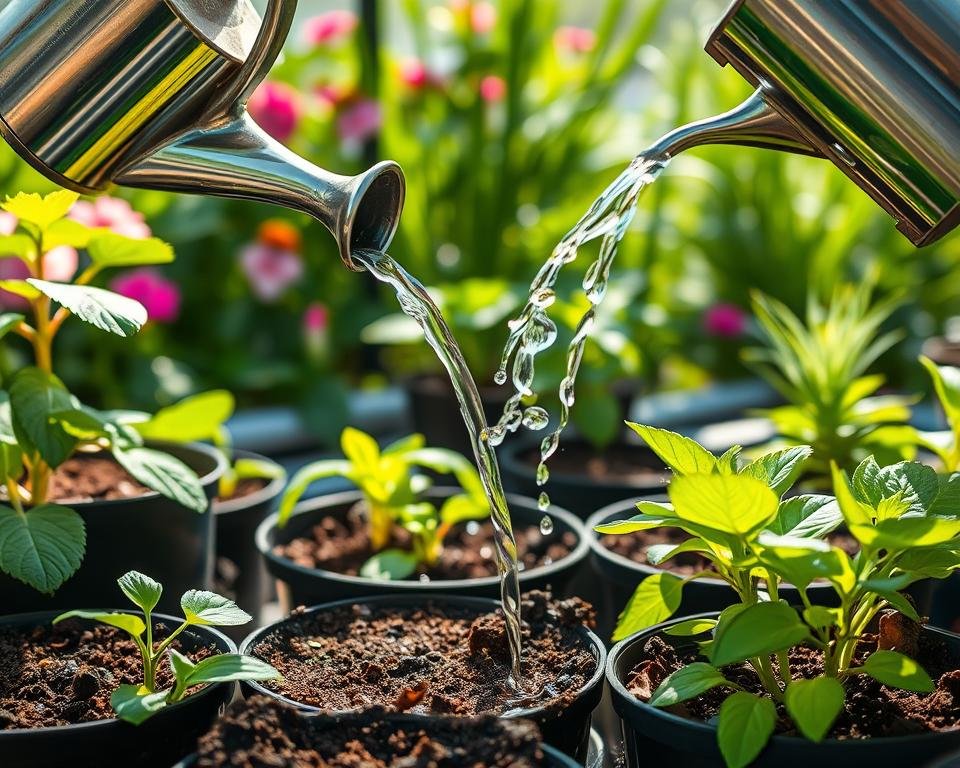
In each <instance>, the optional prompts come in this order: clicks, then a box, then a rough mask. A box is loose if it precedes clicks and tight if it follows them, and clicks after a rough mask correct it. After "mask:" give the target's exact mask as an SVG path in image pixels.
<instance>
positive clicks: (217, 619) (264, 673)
mask: <svg viewBox="0 0 960 768" xmlns="http://www.w3.org/2000/svg"><path fill="white" fill-rule="evenodd" d="M117 583H118V584H119V585H120V589H121V590H122V591H123V594H124V595H126V596H127V598H129V599H130V601H131V602H132V603H134V605H136V606H137V607H138V608H140V609H141V610H142V611H143V616H142V617H141V616H139V615H137V614H134V613H117V612H111V613H106V612H102V611H84V610H76V611H67V612H66V613H62V614H60V615H59V616H57V618H55V619H54V620H53V623H54V624H58V623H59V622H61V621H64V620H66V619H73V618H77V619H91V620H93V621H99V622H100V623H101V624H107V625H108V626H111V627H116V628H117V629H120V630H122V631H123V632H126V633H127V634H128V635H130V637H131V638H132V639H133V641H134V643H136V645H137V648H138V649H139V651H140V656H141V659H142V661H143V682H142V683H141V684H140V685H131V684H129V683H127V684H124V685H121V686H120V687H118V688H117V690H115V691H114V692H113V694H112V695H111V696H110V704H111V705H112V706H113V710H114V712H116V714H117V717H119V718H120V719H121V720H126V721H127V722H130V723H133V724H134V725H139V724H140V723H142V722H143V721H144V720H147V719H148V718H149V717H151V716H152V715H155V714H156V713H157V712H159V711H160V710H161V709H163V708H164V707H166V706H167V705H169V704H175V703H176V702H178V701H181V700H182V699H183V698H184V696H186V694H187V691H189V690H190V689H191V688H193V687H194V686H198V685H205V684H208V683H225V682H230V681H234V680H273V679H276V678H278V677H280V674H279V673H278V672H277V670H275V669H274V668H273V667H272V666H270V665H269V664H267V662H265V661H262V660H260V659H258V658H255V657H253V656H246V655H242V654H238V653H221V654H216V655H214V656H208V657H207V658H205V659H202V660H201V661H199V662H196V663H194V662H193V661H191V660H190V659H189V658H187V657H186V656H185V655H184V654H182V653H180V652H179V651H177V650H176V649H175V648H173V647H172V643H173V641H174V640H175V639H176V638H177V637H179V636H180V635H181V634H182V633H183V632H184V630H186V629H188V628H189V627H196V626H207V627H234V626H240V625H241V624H246V623H247V622H248V621H250V615H249V614H247V613H245V612H244V611H242V610H240V608H238V607H237V604H236V603H234V602H233V601H232V600H228V599H227V598H225V597H221V596H220V595H218V594H216V593H214V592H207V591H206V590H199V589H191V590H189V591H187V592H184V593H183V597H181V598H180V607H181V609H182V610H183V616H184V618H183V622H182V623H181V624H180V625H179V626H178V627H177V628H176V629H174V630H173V631H172V632H170V634H168V635H167V636H166V637H165V638H164V639H163V640H162V641H159V642H154V638H153V629H154V627H153V617H152V614H153V610H154V608H156V607H157V603H158V602H160V595H161V594H162V593H163V587H162V586H161V585H160V583H159V582H157V581H154V580H153V579H151V578H150V577H149V576H146V575H144V574H142V573H139V572H138V571H130V572H128V573H125V574H124V575H123V576H121V577H120V578H119V579H118V580H117ZM164 657H166V658H167V660H168V663H169V664H170V671H171V673H172V674H173V678H174V684H173V687H171V688H166V689H164V690H160V691H158V690H156V689H157V669H158V668H159V665H160V663H161V661H162V660H163V658H164Z"/></svg>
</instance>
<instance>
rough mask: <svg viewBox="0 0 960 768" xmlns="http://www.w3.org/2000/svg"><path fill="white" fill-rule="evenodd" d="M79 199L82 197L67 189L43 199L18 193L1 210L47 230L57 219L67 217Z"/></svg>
mask: <svg viewBox="0 0 960 768" xmlns="http://www.w3.org/2000/svg"><path fill="white" fill-rule="evenodd" d="M79 199H80V195H78V194H77V193H76V192H70V191H68V190H66V189H59V190H57V191H56V192H51V193H50V194H48V195H44V196H43V197H40V195H38V194H36V193H35V192H32V193H27V192H18V193H17V194H16V196H14V197H9V196H8V197H7V200H6V202H5V203H3V204H2V205H0V208H3V210H5V211H6V212H7V213H12V214H13V215H14V216H16V217H17V218H18V219H20V220H22V221H28V222H30V223H31V224H36V225H37V226H38V227H39V228H40V229H41V230H45V229H46V228H47V227H49V226H50V225H51V224H53V222H55V221H56V220H57V219H62V218H63V217H64V216H66V215H67V213H69V212H70V209H71V208H72V207H73V204H74V203H75V202H77V200H79Z"/></svg>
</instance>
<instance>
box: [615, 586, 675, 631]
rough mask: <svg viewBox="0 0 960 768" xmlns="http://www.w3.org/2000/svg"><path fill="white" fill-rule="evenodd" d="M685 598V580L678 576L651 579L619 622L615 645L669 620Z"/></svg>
mask: <svg viewBox="0 0 960 768" xmlns="http://www.w3.org/2000/svg"><path fill="white" fill-rule="evenodd" d="M682 594H683V579H681V578H679V577H678V576H674V575H673V574H672V573H666V572H664V573H657V574H654V575H653V576H647V578H645V579H644V580H643V581H641V582H640V584H639V585H638V586H637V589H636V591H635V592H634V593H633V595H632V596H631V598H630V601H629V602H628V603H627V606H626V608H624V609H623V613H621V614H620V618H619V619H617V628H616V629H615V630H614V633H613V641H614V642H617V641H619V640H623V638H625V637H627V636H629V635H632V634H633V633H634V632H639V631H640V630H641V629H647V628H648V627H652V626H654V625H655V624H659V623H660V622H661V621H666V620H667V619H669V618H670V617H671V616H672V615H673V614H674V613H675V612H676V610H677V609H678V608H679V607H680V598H681V596H682Z"/></svg>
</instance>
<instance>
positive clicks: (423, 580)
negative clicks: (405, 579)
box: [420, 573, 430, 584]
mask: <svg viewBox="0 0 960 768" xmlns="http://www.w3.org/2000/svg"><path fill="white" fill-rule="evenodd" d="M428 581H430V577H429V576H427V574H425V573H421V574H420V583H421V584H426V583H427V582H428Z"/></svg>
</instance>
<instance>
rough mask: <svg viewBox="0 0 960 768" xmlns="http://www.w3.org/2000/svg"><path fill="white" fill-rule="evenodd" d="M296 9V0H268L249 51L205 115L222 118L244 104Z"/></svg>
mask: <svg viewBox="0 0 960 768" xmlns="http://www.w3.org/2000/svg"><path fill="white" fill-rule="evenodd" d="M296 12H297V0H268V2H267V8H266V10H265V11H264V14H263V21H262V22H261V24H260V32H259V34H258V35H257V39H256V40H255V41H254V43H253V48H252V49H251V50H250V54H249V55H248V56H247V58H246V60H245V61H244V62H243V64H242V65H241V66H240V71H239V72H237V74H236V77H235V79H234V82H233V84H232V86H231V87H229V88H227V89H226V91H224V93H223V94H222V95H220V96H218V97H217V98H216V99H214V101H213V102H212V103H211V104H210V106H209V107H208V108H207V112H206V115H207V117H208V118H211V119H217V118H222V117H223V116H224V115H227V114H233V113H235V112H236V110H237V108H238V107H239V108H241V109H242V108H243V107H244V106H246V103H247V99H249V98H250V95H251V94H252V93H253V92H254V90H255V89H256V87H257V86H258V85H259V84H260V81H261V80H263V78H264V77H266V75H267V73H268V72H269V71H270V68H271V67H272V66H273V63H274V62H275V61H276V60H277V57H278V56H279V55H280V50H281V49H282V48H283V44H284V42H285V41H286V39H287V34H288V33H289V31H290V26H291V25H292V24H293V17H294V15H295V14H296Z"/></svg>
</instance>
